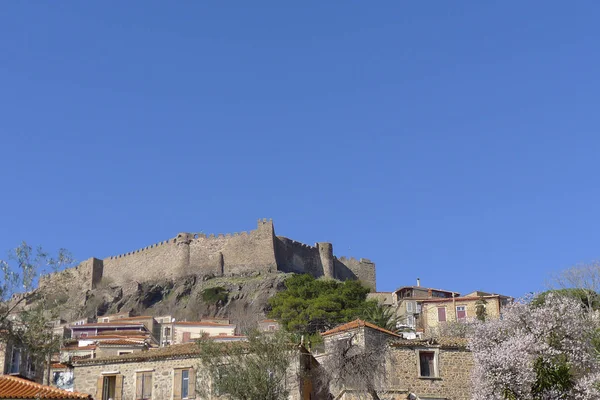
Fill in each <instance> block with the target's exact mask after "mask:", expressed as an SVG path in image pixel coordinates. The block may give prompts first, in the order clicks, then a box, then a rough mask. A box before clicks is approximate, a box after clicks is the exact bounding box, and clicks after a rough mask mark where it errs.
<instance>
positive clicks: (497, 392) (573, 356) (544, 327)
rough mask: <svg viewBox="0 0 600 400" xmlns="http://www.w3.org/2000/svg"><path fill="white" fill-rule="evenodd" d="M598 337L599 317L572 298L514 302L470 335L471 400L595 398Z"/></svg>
mask: <svg viewBox="0 0 600 400" xmlns="http://www.w3.org/2000/svg"><path fill="white" fill-rule="evenodd" d="M599 332H600V321H599V317H598V314H597V313H589V312H587V311H586V310H584V308H583V307H582V306H581V302H579V301H577V300H575V299H573V298H570V297H565V296H559V295H556V294H549V295H548V296H547V297H546V299H545V302H544V303H543V304H534V303H531V302H529V301H521V302H515V303H514V304H512V305H510V306H508V307H507V308H506V311H505V313H504V315H503V318H502V319H501V320H495V321H488V322H485V323H476V324H475V325H474V326H473V327H472V329H471V330H470V333H469V339H470V340H469V342H470V343H469V347H470V349H471V350H472V351H473V357H474V359H475V368H474V371H473V381H474V382H473V383H474V392H473V399H488V400H550V399H553V400H557V399H576V400H592V399H599V398H600V363H599V359H598V354H599V353H598V347H599V346H598V338H599Z"/></svg>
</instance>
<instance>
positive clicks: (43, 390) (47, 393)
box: [0, 375, 92, 400]
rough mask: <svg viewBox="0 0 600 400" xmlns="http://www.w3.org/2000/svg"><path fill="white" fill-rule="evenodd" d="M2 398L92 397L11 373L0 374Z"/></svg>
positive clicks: (0, 396) (43, 399)
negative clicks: (11, 374)
mask: <svg viewBox="0 0 600 400" xmlns="http://www.w3.org/2000/svg"><path fill="white" fill-rule="evenodd" d="M0 399H40V400H46V399H57V400H59V399H60V400H63V399H89V400H91V399H92V396H90V395H89V394H83V393H77V392H67V391H66V390H62V389H56V388H53V387H50V386H45V385H40V384H39V383H35V382H31V381H28V380H27V379H23V378H19V377H16V376H10V375H0Z"/></svg>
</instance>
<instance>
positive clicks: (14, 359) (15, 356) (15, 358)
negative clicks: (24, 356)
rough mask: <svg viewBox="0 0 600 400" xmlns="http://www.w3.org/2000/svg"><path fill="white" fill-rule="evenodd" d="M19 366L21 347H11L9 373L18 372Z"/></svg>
mask: <svg viewBox="0 0 600 400" xmlns="http://www.w3.org/2000/svg"><path fill="white" fill-rule="evenodd" d="M20 367H21V349H19V348H18V347H13V349H12V355H11V359H10V370H9V371H8V373H9V374H18V373H19V372H20V369H21V368H20Z"/></svg>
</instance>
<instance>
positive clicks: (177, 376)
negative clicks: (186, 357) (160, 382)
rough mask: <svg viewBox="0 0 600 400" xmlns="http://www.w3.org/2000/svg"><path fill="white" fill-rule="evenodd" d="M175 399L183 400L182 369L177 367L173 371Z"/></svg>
mask: <svg viewBox="0 0 600 400" xmlns="http://www.w3.org/2000/svg"><path fill="white" fill-rule="evenodd" d="M173 400H181V370H180V369H176V370H174V373H173Z"/></svg>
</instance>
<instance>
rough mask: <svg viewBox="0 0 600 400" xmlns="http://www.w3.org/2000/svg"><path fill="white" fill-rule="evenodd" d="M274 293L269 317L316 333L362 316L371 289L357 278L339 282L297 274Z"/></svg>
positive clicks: (288, 326)
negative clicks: (280, 289) (279, 290)
mask: <svg viewBox="0 0 600 400" xmlns="http://www.w3.org/2000/svg"><path fill="white" fill-rule="evenodd" d="M285 287H286V290H284V291H282V292H279V293H277V294H276V295H275V296H273V297H272V298H271V299H270V300H269V303H270V305H271V307H272V309H271V312H270V314H269V315H270V316H271V318H275V319H277V320H278V321H279V323H280V324H282V326H283V327H284V328H285V329H287V330H288V331H289V332H296V333H300V334H306V335H313V334H315V333H317V332H322V331H325V330H327V329H330V328H332V327H334V326H336V325H338V324H340V323H344V322H348V321H352V320H353V319H356V318H358V317H360V316H362V315H363V313H364V310H365V307H366V304H367V301H366V298H367V293H369V289H368V288H366V287H364V286H363V285H361V284H360V283H359V282H358V281H345V282H339V281H335V280H331V279H315V278H314V277H313V276H312V275H308V274H305V275H294V276H292V277H290V278H288V279H286V281H285Z"/></svg>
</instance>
